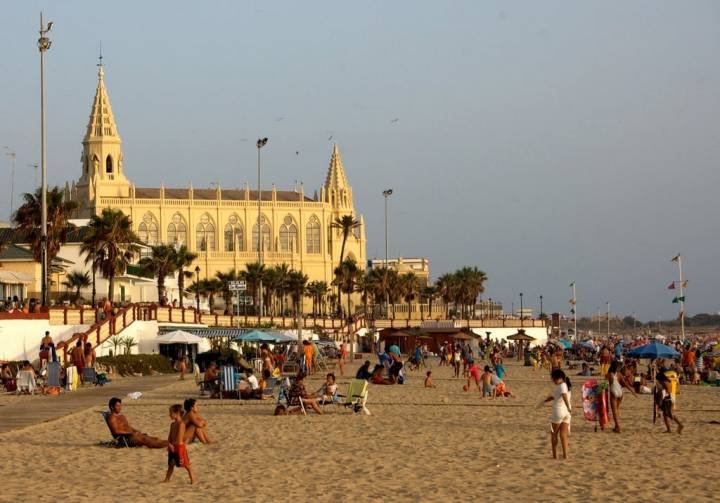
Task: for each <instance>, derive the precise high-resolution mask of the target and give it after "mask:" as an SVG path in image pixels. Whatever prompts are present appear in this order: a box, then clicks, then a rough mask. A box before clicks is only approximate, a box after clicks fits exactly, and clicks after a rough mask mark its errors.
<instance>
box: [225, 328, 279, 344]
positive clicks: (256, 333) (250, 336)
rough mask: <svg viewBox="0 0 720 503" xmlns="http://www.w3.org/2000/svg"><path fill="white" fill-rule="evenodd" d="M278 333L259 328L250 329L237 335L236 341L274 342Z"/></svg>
mask: <svg viewBox="0 0 720 503" xmlns="http://www.w3.org/2000/svg"><path fill="white" fill-rule="evenodd" d="M277 336H278V334H269V333H267V332H263V331H261V330H251V331H249V332H246V333H244V334H242V335H241V336H239V337H237V338H236V339H235V340H236V341H238V342H275V341H276V340H277Z"/></svg>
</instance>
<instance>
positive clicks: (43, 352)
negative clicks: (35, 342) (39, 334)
mask: <svg viewBox="0 0 720 503" xmlns="http://www.w3.org/2000/svg"><path fill="white" fill-rule="evenodd" d="M52 343H53V339H52V337H50V332H47V331H46V332H45V337H43V338H42V339H41V340H40V367H42V366H43V361H46V362H47V361H50V345H51V344H52Z"/></svg>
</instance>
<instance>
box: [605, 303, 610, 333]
mask: <svg viewBox="0 0 720 503" xmlns="http://www.w3.org/2000/svg"><path fill="white" fill-rule="evenodd" d="M605 304H606V305H607V336H608V339H610V301H609V300H608V301H607V302H605Z"/></svg>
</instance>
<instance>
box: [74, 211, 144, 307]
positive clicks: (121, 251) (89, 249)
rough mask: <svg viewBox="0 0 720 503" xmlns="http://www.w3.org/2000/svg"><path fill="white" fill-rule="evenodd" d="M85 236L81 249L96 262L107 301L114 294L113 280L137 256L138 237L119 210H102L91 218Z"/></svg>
mask: <svg viewBox="0 0 720 503" xmlns="http://www.w3.org/2000/svg"><path fill="white" fill-rule="evenodd" d="M88 229H89V230H88V235H87V237H86V239H85V242H84V243H83V245H82V247H81V248H80V251H81V253H84V254H85V255H86V256H87V257H88V258H87V259H86V261H87V262H90V261H93V262H95V261H96V262H97V264H98V269H99V270H100V271H101V272H102V275H103V276H104V277H105V278H107V280H108V298H109V299H110V300H111V301H112V300H113V298H114V294H115V277H116V276H117V275H118V274H122V273H124V272H125V269H127V266H128V265H129V264H130V262H131V261H132V260H133V259H134V258H135V256H136V255H137V254H138V253H139V252H140V248H139V247H138V245H137V244H135V243H137V242H138V237H137V236H136V235H135V233H134V232H133V230H132V221H131V220H130V217H129V216H128V215H126V214H124V213H123V212H122V211H121V210H114V209H112V208H104V209H103V210H102V213H101V214H100V215H93V216H92V217H91V218H90V223H89V224H88Z"/></svg>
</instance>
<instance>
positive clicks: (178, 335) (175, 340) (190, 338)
mask: <svg viewBox="0 0 720 503" xmlns="http://www.w3.org/2000/svg"><path fill="white" fill-rule="evenodd" d="M155 341H156V342H158V343H160V344H199V343H201V342H202V337H198V336H197V335H195V334H191V333H190V332H185V331H184V330H174V331H172V332H168V333H166V334H162V335H159V336H158V337H157V339H155Z"/></svg>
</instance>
